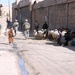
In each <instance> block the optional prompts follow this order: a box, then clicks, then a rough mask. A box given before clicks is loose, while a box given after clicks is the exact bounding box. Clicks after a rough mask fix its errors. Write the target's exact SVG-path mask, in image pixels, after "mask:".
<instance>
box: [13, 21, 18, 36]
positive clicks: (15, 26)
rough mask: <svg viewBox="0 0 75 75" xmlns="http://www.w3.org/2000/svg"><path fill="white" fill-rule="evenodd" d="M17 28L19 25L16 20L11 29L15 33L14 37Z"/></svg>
mask: <svg viewBox="0 0 75 75" xmlns="http://www.w3.org/2000/svg"><path fill="white" fill-rule="evenodd" d="M18 27H19V23H18V21H17V20H15V22H14V24H13V29H14V33H15V36H16V34H17V33H16V31H17V30H18Z"/></svg>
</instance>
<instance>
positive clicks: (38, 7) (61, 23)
mask: <svg viewBox="0 0 75 75" xmlns="http://www.w3.org/2000/svg"><path fill="white" fill-rule="evenodd" d="M15 14H16V15H15ZM15 18H18V20H19V22H20V23H21V24H22V22H23V21H24V19H25V18H27V19H28V20H29V22H30V23H31V25H32V26H31V29H32V30H33V29H34V22H35V20H38V22H39V24H40V29H41V28H42V25H43V24H44V22H45V21H47V23H48V25H49V29H55V28H62V27H63V28H67V27H68V28H70V29H75V0H31V1H29V0H21V1H20V0H19V2H18V4H17V3H16V2H15V3H13V20H14V19H15Z"/></svg>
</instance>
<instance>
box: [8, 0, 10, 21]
mask: <svg viewBox="0 0 75 75" xmlns="http://www.w3.org/2000/svg"><path fill="white" fill-rule="evenodd" d="M8 8H9V20H10V0H8Z"/></svg>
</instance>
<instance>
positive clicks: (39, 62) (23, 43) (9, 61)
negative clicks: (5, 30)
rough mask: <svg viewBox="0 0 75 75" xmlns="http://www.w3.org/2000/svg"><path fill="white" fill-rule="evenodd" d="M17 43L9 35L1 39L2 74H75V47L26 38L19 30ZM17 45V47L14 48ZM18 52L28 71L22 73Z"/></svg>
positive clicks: (0, 68)
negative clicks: (10, 41) (9, 40)
mask: <svg viewBox="0 0 75 75" xmlns="http://www.w3.org/2000/svg"><path fill="white" fill-rule="evenodd" d="M14 44H15V45H9V44H8V38H7V36H4V35H1V40H0V70H1V71H0V75H75V66H74V65H75V51H74V50H75V47H62V46H58V45H57V44H56V43H54V42H51V41H48V40H35V39H31V38H30V39H27V40H25V38H24V36H23V34H22V33H21V32H18V34H17V36H16V37H15V39H14ZM14 47H15V48H14ZM18 54H19V55H20V56H21V57H22V58H23V60H24V62H22V64H23V63H24V65H23V66H25V69H26V71H27V73H26V74H25V73H22V71H21V70H22V68H21V66H19V62H18V61H19V57H18Z"/></svg>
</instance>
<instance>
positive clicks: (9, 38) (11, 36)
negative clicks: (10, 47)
mask: <svg viewBox="0 0 75 75" xmlns="http://www.w3.org/2000/svg"><path fill="white" fill-rule="evenodd" d="M8 41H9V44H11V43H13V29H12V28H10V29H9V31H8Z"/></svg>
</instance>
